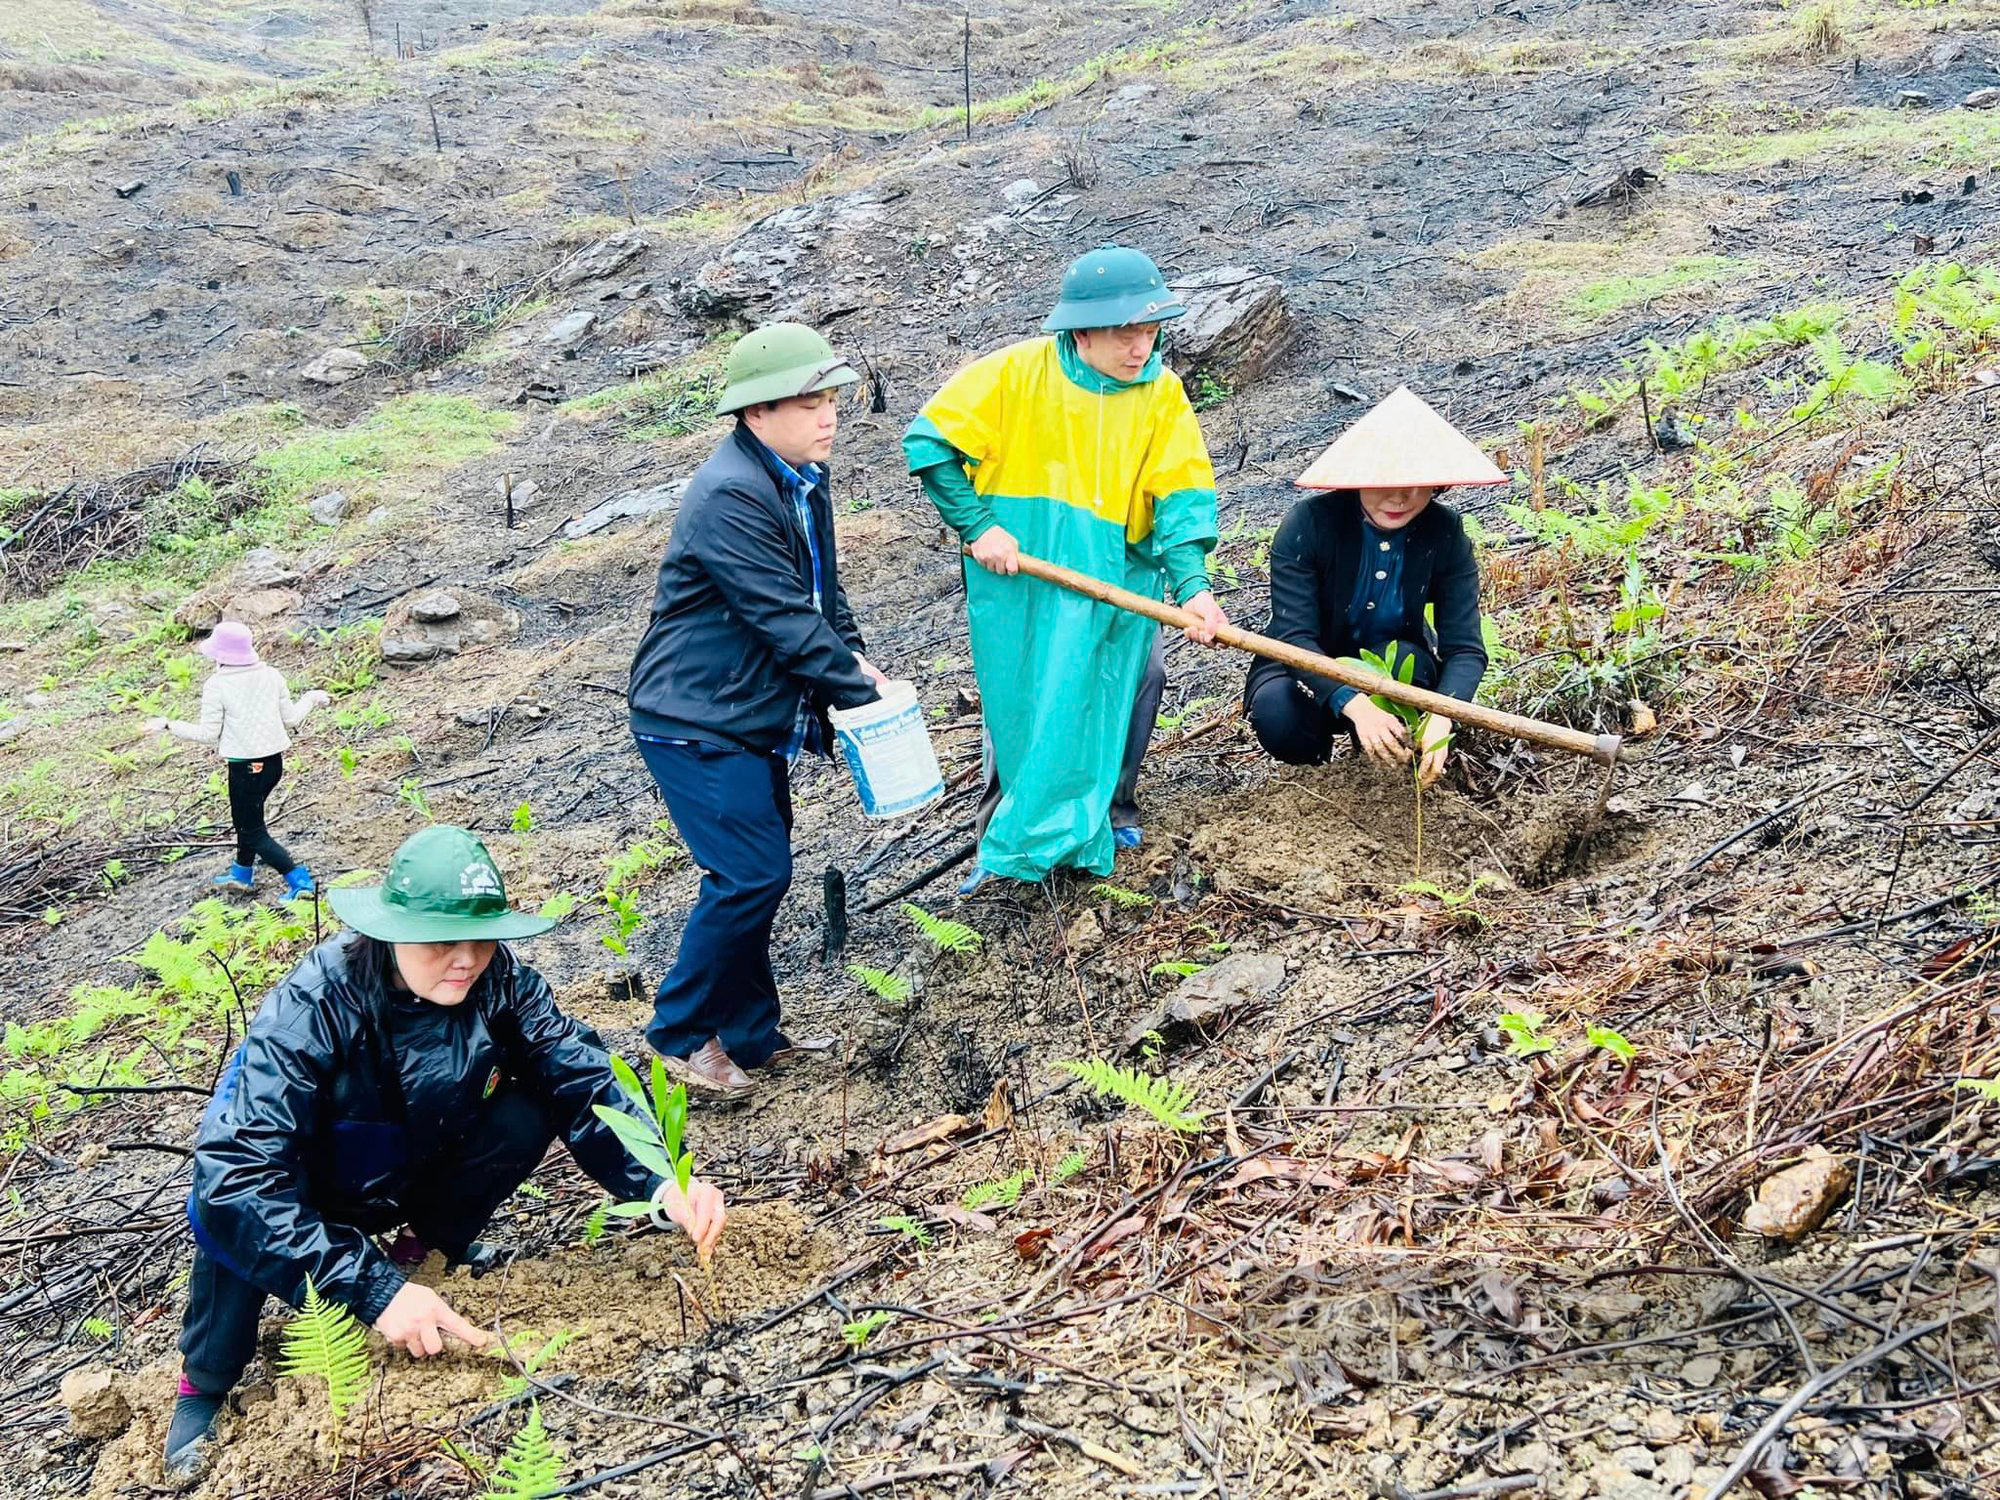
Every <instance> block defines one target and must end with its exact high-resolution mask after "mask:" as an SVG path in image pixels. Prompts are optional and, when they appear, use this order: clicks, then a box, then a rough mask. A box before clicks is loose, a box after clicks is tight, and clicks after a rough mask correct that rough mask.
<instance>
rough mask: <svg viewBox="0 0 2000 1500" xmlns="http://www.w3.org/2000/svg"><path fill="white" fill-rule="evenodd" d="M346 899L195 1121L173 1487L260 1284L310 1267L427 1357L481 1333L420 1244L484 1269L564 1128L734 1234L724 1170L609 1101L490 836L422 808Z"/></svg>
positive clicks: (250, 1334)
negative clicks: (696, 1159)
mask: <svg viewBox="0 0 2000 1500" xmlns="http://www.w3.org/2000/svg"><path fill="white" fill-rule="evenodd" d="M330 899H331V901H332V905H333V909H334V910H335V911H336V912H338V913H339V915H340V916H341V918H342V920H344V921H345V922H346V923H347V924H348V926H349V927H351V928H352V929H353V931H352V932H351V933H349V934H347V935H344V936H342V937H338V938H335V939H332V940H331V941H328V942H325V943H322V944H321V945H320V946H319V947H317V948H315V949H314V950H313V951H312V952H311V953H309V954H307V955H306V957H305V959H304V961H303V962H302V963H300V964H299V966H298V968H296V969H294V970H293V971H292V973H291V976H290V977H289V978H287V979H286V980H285V981H284V982H283V983H281V984H280V985H279V986H278V987H277V988H276V989H274V990H273V991H272V992H271V993H270V994H269V995H268V996H267V997H265V1000H264V1003H263V1005H262V1006H261V1007H260V1008H259V1010H258V1012H257V1018H256V1020H255V1021H253V1022H252V1023H251V1026H250V1030H249V1032H248V1034H247V1035H246V1036H245V1038H244V1041H243V1045H242V1046H241V1047H240V1048H238V1049H237V1052H236V1055H235V1056H234V1057H233V1058H232V1059H231V1060H230V1063H229V1066H228V1068H227V1069H226V1070H225V1071H224V1073H223V1075H222V1080H221V1082H220V1084H219V1085H218V1086H217V1088H216V1091H215V1097H214V1098H213V1099H212V1100H211V1101H210V1102H209V1106H208V1109H207V1112H206V1113H205V1114H204V1115H203V1117H202V1122H201V1129H200V1132H199V1134H198V1135H197V1136H196V1139H195V1153H194V1190H193V1192H192V1193H191V1194H190V1195H189V1197H188V1205H187V1214H188V1223H189V1224H190V1225H191V1226H192V1228H193V1230H194V1238H195V1245H196V1250H195V1258H194V1267H193V1269H192V1271H191V1272H190V1273H189V1277H188V1308H187V1316H186V1319H185V1321H184V1322H183V1324H182V1327H181V1340H180V1348H181V1357H182V1371H181V1382H180V1391H179V1397H178V1399H177V1400H176V1402H175V1404H174V1415H173V1419H172V1422H171V1424H170V1425H169V1427H168V1431H167V1443H166V1455H165V1477H166V1480H167V1482H168V1483H169V1484H170V1485H173V1486H175V1487H176V1488H186V1487H188V1486H189V1485H192V1484H194V1483H195V1482H196V1481H197V1480H198V1479H200V1477H201V1476H202V1474H203V1473H204V1472H205V1471H206V1469H207V1467H208V1464H209V1461H210V1459H211V1458H212V1456H213V1452H214V1447H215V1442H214V1427H215V1418H216V1414H217V1413H218V1412H219V1411H220V1409H221V1407H222V1404H223V1401H224V1400H225V1399H226V1397H227V1396H228V1393H229V1391H230V1388H231V1387H232V1386H234V1385H235V1384H236V1382H237V1380H238V1378H239V1377H240V1376H241V1375H242V1373H243V1370H244V1367H245V1366H247V1365H248V1364H249V1363H250V1361H251V1359H252V1357H254V1355H255V1354H256V1351H257V1318H258V1314H259V1312H260V1311H261V1310H262V1308H263V1304H264V1299H265V1297H266V1296H273V1297H279V1298H282V1299H283V1300H284V1301H286V1302H289V1303H291V1304H292V1305H293V1306H294V1307H296V1306H298V1305H299V1304H300V1303H301V1302H303V1301H304V1300H305V1294H306V1283H307V1281H308V1279H310V1280H311V1283H312V1285H313V1286H314V1288H316V1289H317V1290H318V1292H319V1293H320V1295H321V1296H322V1297H325V1298H326V1299H327V1300H328V1301H330V1302H336V1303H340V1304H342V1305H344V1306H346V1307H347V1308H348V1309H349V1310H350V1311H351V1312H352V1313H353V1314H354V1316H355V1317H356V1318H358V1319H359V1320H360V1321H361V1322H362V1323H364V1324H367V1325H369V1326H371V1327H373V1328H374V1329H375V1331H376V1332H377V1333H380V1334H381V1335H382V1336H383V1337H384V1338H385V1339H387V1340H388V1341H389V1342H390V1343H392V1344H397V1345H400V1346H401V1347H402V1348H404V1349H406V1350H408V1351H409V1353H411V1354H413V1355H416V1356H418V1357H422V1356H424V1355H429V1354H437V1353H439V1352H440V1351H441V1350H442V1348H443V1341H444V1339H445V1338H446V1337H450V1338H454V1339H457V1340H459V1341H460V1342H462V1343H466V1344H471V1345H474V1346H477V1345H481V1344H484V1343H485V1342H486V1335H485V1334H483V1333H481V1332H480V1331H479V1330H478V1329H477V1328H474V1327H473V1326H472V1325H471V1324H469V1323H467V1322H466V1321H465V1320H464V1319H463V1318H461V1317H459V1316H458V1314H457V1313H455V1312H453V1311H452V1309H451V1308H450V1306H449V1305H448V1304H447V1303H446V1302H445V1300H444V1298H442V1297H440V1296H439V1295H438V1294H437V1293H436V1292H434V1291H431V1290H430V1289H429V1288H428V1287H422V1286H418V1285H417V1284H416V1283H415V1282H413V1281H409V1280H407V1279H406V1277H405V1275H404V1271H403V1267H405V1266H409V1265H414V1264H415V1263H416V1262H418V1261H420V1260H422V1259H423V1257H424V1254H425V1252H426V1251H427V1250H431V1249H435V1250H440V1251H442V1252H444V1254H445V1256H446V1257H447V1258H448V1259H449V1260H451V1261H452V1262H454V1263H456V1264H465V1265H470V1266H471V1267H472V1268H473V1270H474V1272H475V1274H476V1273H477V1272H479V1271H480V1270H482V1269H485V1268H486V1267H487V1266H489V1265H491V1264H493V1263H494V1262H495V1261H497V1259H498V1258H499V1255H498V1252H497V1251H495V1250H493V1249H492V1248H491V1247H488V1246H483V1245H480V1244H477V1243H475V1236H477V1235H478V1233H479V1232H480V1230H481V1229H482V1228H484V1227H485V1225H486V1222H487V1220H488V1219H490V1218H491V1217H492V1215H493V1211H494V1210H495V1209H496V1208H498V1207H499V1206H500V1204H501V1203H503V1202H504V1201H505V1200H506V1199H507V1197H508V1196H509V1195H510V1194H512V1193H513V1192H514V1190H515V1189H516V1188H518V1187H519V1186H520V1185H521V1183H522V1182H524V1181H526V1180H527V1177H528V1175H529V1174H530V1173H531V1172H533V1171H534V1170H535V1168H536V1166H538V1165H539V1164H540V1162H541V1160H542V1157H543V1155H544V1154H545V1153H546V1152H547V1151H548V1148H549V1143H550V1142H551V1141H553V1140H554V1139H555V1138H556V1137H557V1136H561V1137H562V1138H563V1141H564V1142H565V1144H567V1145H568V1147H569V1149H570V1153H571V1154H572V1155H573V1156H574V1157H575V1158H576V1161H577V1164H578V1165H579V1166H581V1167H582V1168H583V1169H584V1170H585V1171H586V1172H588V1173H589V1174H590V1175H591V1176H592V1177H594V1178H595V1179H596V1180H597V1181H598V1182H599V1183H600V1184H601V1185H602V1186H603V1187H604V1189H605V1191H606V1192H608V1193H611V1194H612V1195H613V1196H614V1197H616V1198H619V1199H621V1200H632V1199H650V1200H651V1201H652V1203H653V1205H654V1219H655V1221H656V1222H660V1221H665V1220H671V1221H672V1222H673V1223H676V1224H678V1225H680V1226H681V1228H683V1229H684V1230H686V1231H687V1233H688V1235H689V1237H690V1238H692V1239H693V1240H694V1242H695V1245H696V1247H697V1248H698V1249H699V1250H700V1251H701V1252H702V1253H703V1254H704V1255H705V1254H707V1253H708V1252H709V1251H710V1250H711V1249H713V1248H714V1245H715V1242H716V1240H717V1238H718V1237H719V1236H720V1235H721V1233H722V1220H723V1205H722V1194H721V1192H720V1191H719V1190H718V1189H716V1188H715V1187H714V1186H712V1185H711V1184H709V1183H706V1182H702V1181H700V1180H699V1179H697V1180H695V1181H694V1182H692V1183H691V1184H690V1185H689V1188H688V1191H687V1192H686V1193H685V1194H683V1193H682V1192H681V1191H680V1189H679V1188H678V1186H676V1184H675V1183H674V1182H672V1181H671V1180H665V1181H663V1180H661V1179H660V1178H658V1177H656V1176H654V1175H653V1174H652V1173H650V1172H648V1171H647V1170H645V1169H644V1168H643V1167H641V1166H640V1165H639V1164H638V1163H636V1162H634V1161H633V1160H632V1159H631V1158H630V1157H629V1156H627V1155H626V1152H625V1149H624V1147H623V1146H622V1145H621V1144H620V1143H619V1141H618V1138H617V1136H616V1135H615V1134H613V1133H612V1131H611V1130H610V1129H609V1127H607V1126H606V1125H605V1124H604V1122H603V1121H602V1120H600V1119H599V1118H598V1117H597V1115H596V1113H595V1112H594V1110H593V1109H592V1106H593V1105H597V1104H607V1105H611V1106H613V1107H622V1106H623V1094H622V1091H621V1090H620V1089H619V1087H618V1084H617V1080H616V1079H615V1077H614V1076H613V1074H612V1071H611V1065H610V1059H609V1057H608V1056H607V1054H606V1053H605V1050H604V1046H603V1044H602V1043H601V1042H600V1041H599V1040H598V1039H597V1036H596V1034H595V1033H593V1032H592V1031H590V1030H589V1029H588V1028H587V1027H585V1026H583V1025H582V1024H580V1023H579V1022H576V1021H573V1020H571V1019H570V1018H569V1017H567V1016H565V1015H563V1014H562V1012H560V1011H559V1010H557V1009H556V1006H555V1000H554V997H553V996H552V995H551V994H550V992H549V987H548V984H547V983H546V982H545V981H544V980H543V979H542V977H541V975H539V974H537V973H536V972H535V971H534V970H533V969H531V968H529V967H528V966H527V965H526V964H524V963H522V962H521V961H520V960H519V959H518V958H516V957H515V956H514V953H513V950H512V949H510V948H508V947H507V946H506V941H507V940H508V939H517V938H527V937H533V936H534V935H536V934H537V933H540V932H545V931H547V930H548V929H549V928H550V927H552V926H554V925H555V924H554V923H553V922H552V921H550V920H549V919H548V918H546V917H536V916H529V915H527V914H526V913H523V912H516V911H513V910H510V909H509V907H508V905H507V893H506V889H505V887H504V886H503V884H502V883H501V879H500V871H499V870H498V868H496V867H495V865H494V863H493V859H492V856H490V855H489V854H487V852H486V849H485V847H484V846H483V845H481V844H480V842H479V841H478V840H477V839H475V838H474V837H473V836H472V835H471V834H469V833H467V832H465V831H464V830H463V829H459V828H446V827H433V828H427V829H425V830H424V831H423V832H421V833H419V834H416V835H414V836H413V837H411V838H410V839H409V840H407V841H406V842H405V843H404V844H403V846H402V848H400V849H398V850H397V851H396V855H395V858H394V859H393V860H392V861H391V862H390V865H389V874H388V878H387V880H385V881H384V882H383V884H381V885H379V886H368V887H358V888H354V889H350V890H337V891H334V892H332V893H331V897H330ZM399 1225H401V1226H405V1227H404V1228H403V1232H402V1234H401V1235H400V1236H399V1237H398V1238H397V1240H396V1241H395V1242H394V1243H393V1244H392V1245H390V1246H388V1247H387V1248H386V1249H385V1248H384V1247H383V1246H382V1245H380V1244H378V1243H377V1241H376V1238H375V1237H376V1236H378V1235H386V1234H387V1233H388V1232H389V1231H390V1230H393V1229H395V1228H397V1226H399Z"/></svg>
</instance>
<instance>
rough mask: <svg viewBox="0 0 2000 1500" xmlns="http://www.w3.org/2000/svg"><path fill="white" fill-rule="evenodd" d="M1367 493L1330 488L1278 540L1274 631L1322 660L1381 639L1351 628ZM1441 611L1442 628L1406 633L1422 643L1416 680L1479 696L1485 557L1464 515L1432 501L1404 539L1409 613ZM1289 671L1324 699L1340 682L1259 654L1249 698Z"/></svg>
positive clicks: (1416, 617)
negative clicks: (1479, 556) (1478, 555)
mask: <svg viewBox="0 0 2000 1500" xmlns="http://www.w3.org/2000/svg"><path fill="white" fill-rule="evenodd" d="M1361 516H1362V512H1361V498H1360V496H1359V495H1357V494H1356V493H1355V492H1354V491H1353V490H1331V491H1328V492H1326V493H1324V494H1319V495H1314V496H1313V497H1312V498H1311V499H1308V500H1301V501H1299V503H1298V504H1296V505H1294V506H1293V507H1292V508H1291V510H1290V511H1289V512H1288V513H1287V514H1286V516H1285V519H1284V521H1283V522H1282V523H1281V524H1280V525H1279V527H1278V532H1277V535H1276V536H1275V537H1273V538H1272V541H1271V624H1270V628H1269V630H1268V631H1267V632H1266V633H1267V634H1269V635H1273V636H1276V637H1277V638H1278V639H1279V640H1281V641H1289V642H1290V643H1291V644H1292V645H1294V646H1303V647H1304V648H1305V649H1306V650H1308V651H1317V652H1319V653H1320V654H1321V655H1322V656H1348V657H1351V656H1353V655H1354V654H1355V653H1356V652H1357V651H1359V650H1360V649H1361V648H1362V647H1363V646H1367V647H1369V648H1370V649H1373V647H1374V643H1372V642H1369V641H1362V640H1358V639H1356V637H1355V634H1354V631H1353V628H1352V627H1351V626H1350V625H1349V624H1348V620H1347V607H1348V604H1349V602H1350V601H1351V600H1352V599H1353V598H1354V581H1355V574H1356V573H1357V572H1358V571H1359V569H1360V566H1361ZM1425 605H1430V606H1431V607H1432V610H1433V613H1434V614H1435V615H1436V618H1437V623H1436V626H1435V628H1433V627H1432V626H1430V625H1421V628H1410V626H1406V628H1405V630H1404V634H1403V637H1402V639H1404V640H1405V641H1407V643H1408V644H1409V645H1411V646H1413V647H1415V648H1416V651H1417V654H1418V664H1417V669H1416V679H1417V681H1419V682H1424V683H1431V684H1434V685H1435V688H1436V691H1438V692H1440V693H1443V694H1444V695H1445V696H1446V697H1447V698H1458V699H1462V700H1464V701H1466V702H1468V703H1469V702H1471V701H1472V695H1473V694H1474V693H1475V692H1477V691H1478V689H1479V679H1480V678H1481V677H1483V676H1485V675H1486V641H1485V636H1484V635H1483V634H1482V632H1481V630H1480V624H1479V563H1478V561H1477V560H1476V559H1475V558H1474V557H1473V555H1472V539H1471V538H1470V537H1468V536H1467V535H1466V534H1465V523H1464V522H1463V521H1462V520H1460V519H1459V515H1458V512H1457V511H1455V510H1453V509H1452V508H1451V507H1450V506H1448V505H1441V504H1439V503H1438V502H1437V501H1435V500H1433V501H1432V502H1431V503H1430V504H1429V505H1427V506H1425V507H1424V509H1423V511H1422V513H1421V514H1419V515H1418V516H1417V517H1416V519H1414V520H1413V521H1411V522H1410V523H1409V531H1408V535H1407V537H1406V539H1405V541H1404V543H1403V619H1404V620H1405V621H1407V622H1411V623H1412V625H1417V624H1420V623H1421V622H1422V621H1423V619H1424V606H1425ZM1282 675H1290V676H1291V677H1293V678H1294V679H1296V680H1297V681H1298V682H1300V683H1302V684H1303V685H1304V686H1305V688H1306V691H1307V692H1308V693H1310V694H1311V695H1312V696H1313V698H1315V699H1316V700H1317V701H1319V702H1321V703H1324V702H1326V701H1327V699H1328V698H1330V697H1331V696H1332V695H1333V694H1334V692H1335V691H1337V690H1338V688H1339V687H1340V684H1339V683H1337V682H1335V681H1333V679H1332V678H1330V677H1321V676H1319V675H1318V674H1317V673H1313V672H1300V671H1294V670H1293V669H1292V668H1290V667H1286V666H1283V665H1281V664H1280V663H1278V662H1275V661H1271V660H1269V659H1266V658H1260V659H1259V660H1258V661H1257V663H1256V664H1255V665H1254V666H1252V667H1251V668H1250V680H1249V682H1248V683H1247V684H1246V685H1245V689H1244V693H1245V697H1246V699H1247V698H1248V696H1249V695H1250V694H1252V693H1255V692H1256V691H1257V689H1258V688H1259V687H1260V686H1262V685H1263V684H1264V683H1265V682H1266V681H1267V680H1269V679H1270V678H1272V677H1277V676H1282Z"/></svg>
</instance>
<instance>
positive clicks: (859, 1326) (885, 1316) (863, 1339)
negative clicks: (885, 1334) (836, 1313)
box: [840, 1307, 896, 1349]
mask: <svg viewBox="0 0 2000 1500" xmlns="http://www.w3.org/2000/svg"><path fill="white" fill-rule="evenodd" d="M895 1317H896V1315H895V1314H894V1313H892V1312H888V1311H885V1310H884V1309H882V1308H879V1307H878V1308H876V1309H875V1311H873V1312H871V1313H863V1314H862V1315H861V1316H860V1317H858V1318H856V1319H855V1320H854V1321H853V1322H852V1323H843V1324H841V1325H840V1336H841V1337H842V1338H844V1339H846V1340H847V1344H848V1347H849V1348H850V1349H859V1348H860V1347H861V1346H862V1345H863V1344H866V1343H867V1342H868V1341H869V1340H870V1339H871V1338H873V1337H874V1336H875V1335H876V1334H878V1333H880V1332H881V1331H882V1330H883V1329H884V1328H885V1327H887V1326H888V1325H889V1324H890V1323H892V1322H894V1321H895Z"/></svg>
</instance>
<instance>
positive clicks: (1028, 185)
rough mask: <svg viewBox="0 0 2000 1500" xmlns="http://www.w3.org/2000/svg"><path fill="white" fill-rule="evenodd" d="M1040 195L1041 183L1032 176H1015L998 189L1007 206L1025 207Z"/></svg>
mask: <svg viewBox="0 0 2000 1500" xmlns="http://www.w3.org/2000/svg"><path fill="white" fill-rule="evenodd" d="M1041 195H1042V185H1041V184H1040V183H1039V182H1037V181H1035V179H1034V178H1032V177H1017V178H1016V179H1015V180H1014V181H1012V182H1010V183H1008V184H1007V186H1005V187H1004V188H1002V189H1001V190H1000V196H1001V198H1002V199H1003V200H1005V202H1006V204H1007V206H1008V207H1009V208H1015V209H1019V208H1026V207H1027V206H1028V205H1029V204H1030V203H1033V202H1034V201H1035V200H1036V199H1037V198H1039V197H1040V196H1041Z"/></svg>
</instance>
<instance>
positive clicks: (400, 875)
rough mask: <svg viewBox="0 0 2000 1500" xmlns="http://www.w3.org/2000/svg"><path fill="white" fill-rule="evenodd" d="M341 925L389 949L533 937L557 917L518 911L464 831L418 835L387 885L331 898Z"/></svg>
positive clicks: (395, 862)
mask: <svg viewBox="0 0 2000 1500" xmlns="http://www.w3.org/2000/svg"><path fill="white" fill-rule="evenodd" d="M327 899H328V900H330V901H331V902H332V903H333V909H334V911H335V912H336V913H338V914H339V916H340V920H341V921H343V922H345V923H346V924H347V925H348V926H349V927H352V928H353V929H354V930H355V931H356V932H360V933H365V934H366V935H367V936H369V937H372V938H379V939H380V940H381V941H383V942H385V943H458V942H467V941H471V942H483V941H485V940H487V939H495V940H498V939H502V938H525V937H533V936H534V935H535V934H536V933H538V932H547V931H548V930H549V929H550V928H551V927H553V926H555V925H556V924H555V920H554V919H553V918H551V917H536V916H530V915H529V914H528V913H527V912H523V911H511V910H509V909H508V906H507V888H506V886H504V885H503V884H501V881H500V867H499V866H498V865H496V864H494V863H493V856H492V855H490V854H488V853H487V852H486V846H485V845H484V844H482V843H480V842H479V840H478V839H476V838H474V837H473V836H472V835H471V834H469V833H467V832H466V831H465V830H464V829H463V828H447V827H444V826H443V825H442V824H439V825H437V826H434V827H430V828H426V829H424V830H423V831H422V832H421V833H413V834H411V835H410V836H409V837H408V838H407V839H405V840H403V847H402V848H400V849H398V850H397V851H396V854H395V857H394V858H393V859H391V860H390V861H389V874H388V878H387V879H385V880H384V881H383V882H382V884H380V885H362V886H353V887H351V888H348V889H345V890H334V891H330V892H328V893H327Z"/></svg>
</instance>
